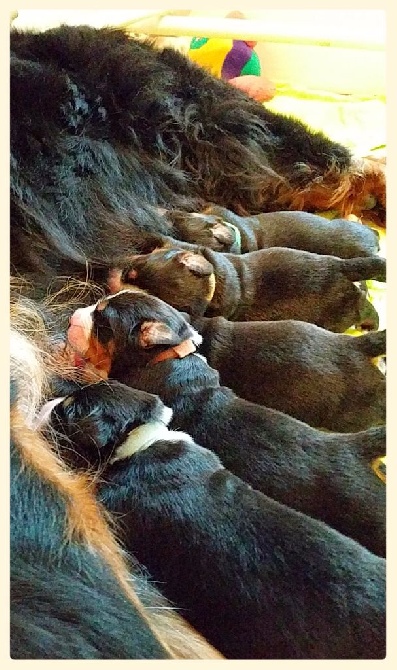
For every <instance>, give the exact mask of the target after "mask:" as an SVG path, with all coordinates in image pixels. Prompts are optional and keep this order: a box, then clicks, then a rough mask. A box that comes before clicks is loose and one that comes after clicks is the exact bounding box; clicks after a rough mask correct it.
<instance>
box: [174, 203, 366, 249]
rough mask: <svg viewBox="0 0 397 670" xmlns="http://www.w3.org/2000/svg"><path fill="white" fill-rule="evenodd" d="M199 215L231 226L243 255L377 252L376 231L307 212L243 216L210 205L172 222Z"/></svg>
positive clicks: (187, 221) (190, 222)
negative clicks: (283, 251)
mask: <svg viewBox="0 0 397 670" xmlns="http://www.w3.org/2000/svg"><path fill="white" fill-rule="evenodd" d="M200 217H201V219H202V221H203V223H204V222H206V223H207V224H208V225H210V224H212V226H213V227H214V228H215V225H216V222H218V225H219V226H221V224H223V225H225V224H229V225H230V226H233V227H234V228H235V229H236V234H237V236H238V239H239V241H240V245H239V247H240V249H239V251H240V253H243V254H245V253H247V252H249V251H257V250H258V249H269V248H270V247H289V248H290V249H302V250H303V251H311V252H312V253H315V254H327V255H329V256H339V257H340V258H357V257H359V256H371V255H373V254H376V253H377V252H378V251H379V234H378V233H377V232H376V231H375V230H373V229H372V228H369V227H368V226H365V225H362V224H361V223H357V222H356V221H349V220H347V219H331V220H328V219H326V218H324V217H323V216H318V215H316V214H309V213H308V212H269V213H265V214H257V215H256V216H248V217H242V216H238V215H237V214H235V213H234V212H232V211H230V209H226V208H225V207H220V206H219V205H210V206H209V207H208V208H207V209H206V210H205V212H204V213H203V214H189V213H187V212H183V213H180V215H179V216H175V214H174V215H173V217H172V218H173V219H174V220H175V221H180V220H181V219H184V220H185V225H186V226H190V225H194V223H195V222H196V223H197V220H198V218H200ZM219 230H220V231H221V230H222V229H221V228H220V229H219ZM204 246H206V245H204ZM208 246H209V245H208ZM211 248H214V247H213V246H211ZM225 251H226V249H225ZM230 252H231V253H236V250H235V249H230Z"/></svg>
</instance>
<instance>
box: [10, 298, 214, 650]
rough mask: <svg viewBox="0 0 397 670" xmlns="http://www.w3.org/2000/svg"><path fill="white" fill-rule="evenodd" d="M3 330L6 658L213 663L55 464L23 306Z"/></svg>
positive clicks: (84, 484) (38, 334)
mask: <svg viewBox="0 0 397 670" xmlns="http://www.w3.org/2000/svg"><path fill="white" fill-rule="evenodd" d="M11 322H12V331H11V338H10V344H11V379H10V400H11V408H10V426H11V431H10V448H11V458H10V465H11V471H10V531H11V532H10V582H11V583H10V587H11V588H10V643H11V650H10V653H11V657H12V659H58V660H61V659H64V660H67V659H109V660H110V659H175V658H178V659H179V658H188V659H195V658H207V659H208V658H219V657H220V655H219V653H218V652H216V651H215V650H214V649H213V648H212V647H211V646H210V645H209V644H208V643H207V642H206V641H205V640H204V639H203V638H202V637H201V635H199V634H198V633H197V632H196V631H194V630H193V629H192V628H191V626H190V625H189V624H188V623H187V622H186V621H185V620H184V619H182V617H181V616H179V615H178V614H177V612H175V611H173V609H172V608H171V607H170V603H169V602H168V601H167V600H165V598H164V597H163V596H162V595H160V593H159V592H158V591H157V590H156V589H155V588H154V586H153V585H151V584H150V583H149V582H148V580H147V578H146V576H145V573H144V572H143V570H142V567H141V566H140V565H138V564H137V562H136V560H135V559H133V557H132V556H130V557H129V558H130V560H128V561H127V556H126V554H125V552H123V551H122V550H121V547H120V545H119V544H118V543H117V541H116V539H115V535H114V528H113V527H112V526H111V524H109V517H108V515H107V514H106V513H105V511H104V509H103V507H102V506H101V505H100V504H99V503H98V501H97V500H96V498H95V495H94V487H93V483H92V482H91V481H90V479H89V478H88V477H87V476H86V475H85V474H83V473H80V474H77V473H74V472H72V470H71V469H70V468H68V467H67V466H66V465H65V463H64V461H63V460H61V458H60V457H59V455H58V453H57V442H56V437H55V436H54V434H53V433H51V434H49V435H48V436H47V439H45V438H44V435H43V433H42V431H41V430H40V425H39V418H40V414H38V413H39V409H40V403H41V402H42V398H43V397H44V393H45V392H48V388H47V383H48V381H49V379H47V377H48V373H49V368H48V365H47V363H48V361H46V358H45V356H44V346H45V343H44V342H43V349H39V348H38V340H40V343H42V335H43V329H42V326H43V324H42V323H41V324H40V315H39V313H38V312H36V311H35V310H34V307H33V306H32V305H30V304H29V303H28V302H24V303H23V304H19V305H12V312H11ZM28 331H30V333H31V335H30V337H29V338H28V337H27V336H26V334H25V333H26V332H28ZM32 333H34V338H35V340H36V341H34V340H33V338H32Z"/></svg>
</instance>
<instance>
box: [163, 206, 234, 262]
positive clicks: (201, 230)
mask: <svg viewBox="0 0 397 670" xmlns="http://www.w3.org/2000/svg"><path fill="white" fill-rule="evenodd" d="M167 217H168V219H169V220H170V221H171V222H172V223H173V224H174V225H175V224H176V225H177V228H178V233H179V234H178V238H179V239H183V240H185V241H186V242H192V243H194V244H197V245H199V246H203V247H209V248H210V249H214V250H215V251H220V252H229V253H239V252H240V243H239V239H238V235H237V232H238V231H237V230H236V228H235V226H232V225H230V224H229V223H228V222H226V221H224V220H223V219H222V218H221V217H220V216H217V215H213V214H201V213H200V214H199V213H196V212H192V213H189V212H181V211H179V210H171V211H169V212H168V213H167ZM181 235H182V236H181Z"/></svg>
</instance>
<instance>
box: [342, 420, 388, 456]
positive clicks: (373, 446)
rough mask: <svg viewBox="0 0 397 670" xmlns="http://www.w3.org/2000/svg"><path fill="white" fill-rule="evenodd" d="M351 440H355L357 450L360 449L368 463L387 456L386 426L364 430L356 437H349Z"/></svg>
mask: <svg viewBox="0 0 397 670" xmlns="http://www.w3.org/2000/svg"><path fill="white" fill-rule="evenodd" d="M349 438H353V441H354V443H355V446H356V448H357V449H359V451H360V453H361V454H362V456H363V458H364V459H365V460H367V461H368V462H372V461H373V460H375V459H376V458H380V457H382V456H386V426H385V425H384V426H374V427H372V428H368V429H367V430H362V431H361V432H359V433H355V434H354V435H349Z"/></svg>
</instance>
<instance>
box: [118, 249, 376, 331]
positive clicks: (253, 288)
mask: <svg viewBox="0 0 397 670" xmlns="http://www.w3.org/2000/svg"><path fill="white" fill-rule="evenodd" d="M366 279H377V280H378V281H385V280H386V260H385V259H384V258H380V257H379V256H371V257H367V258H349V259H341V258H337V257H336V256H326V255H320V254H312V253H310V252H306V251H302V250H297V249H287V248H282V247H275V248H271V249H261V250H259V251H253V252H251V253H249V254H243V255H241V256H239V255H235V254H219V253H217V252H213V251H211V250H210V249H204V248H203V249H202V250H201V251H200V252H199V253H196V252H189V251H183V250H181V249H178V248H174V249H168V250H164V249H160V250H158V251H157V250H156V251H154V252H153V253H152V254H143V255H141V256H136V257H134V258H133V259H132V261H131V264H130V266H129V267H128V268H126V269H125V270H124V271H121V270H117V269H116V270H114V271H113V273H111V275H110V280H109V288H110V290H111V291H112V292H116V291H118V290H120V289H122V288H124V287H126V286H128V284H130V285H131V284H134V285H135V286H138V287H139V288H142V289H144V290H145V291H148V292H149V293H152V294H153V295H156V296H158V297H159V298H161V299H162V300H165V301H166V302H168V303H169V304H170V305H172V306H173V307H176V308H177V309H180V310H182V311H185V312H187V313H189V314H193V315H195V316H197V315H200V316H203V315H204V313H205V316H224V317H225V318H226V319H229V320H230V321H279V320H284V319H295V320H298V321H308V322H310V323H314V324H315V325H317V326H321V327H322V328H327V329H328V330H332V331H335V332H343V331H345V330H347V329H348V328H350V327H351V326H353V325H355V326H356V327H359V326H360V325H363V326H365V327H366V328H368V329H370V330H376V329H377V327H378V324H379V318H378V314H377V312H376V310H375V308H374V307H373V306H372V305H371V303H369V301H368V300H367V299H366V291H364V290H363V289H362V288H359V287H358V286H356V285H355V284H354V283H353V282H360V281H364V280H366Z"/></svg>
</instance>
